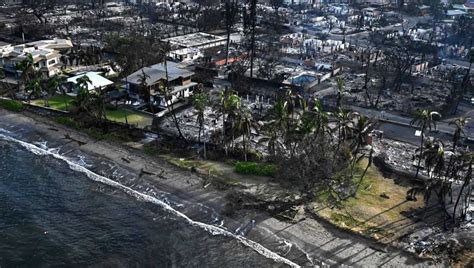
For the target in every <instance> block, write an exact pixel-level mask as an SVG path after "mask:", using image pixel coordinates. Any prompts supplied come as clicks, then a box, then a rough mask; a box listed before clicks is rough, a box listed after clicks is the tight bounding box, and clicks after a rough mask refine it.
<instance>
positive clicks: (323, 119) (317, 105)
mask: <svg viewBox="0 0 474 268" xmlns="http://www.w3.org/2000/svg"><path fill="white" fill-rule="evenodd" d="M312 112H313V113H314V115H315V117H316V132H317V133H321V134H323V133H325V132H327V131H328V122H329V116H330V113H328V112H325V111H324V108H323V104H322V103H321V101H320V100H318V99H315V100H314V105H313V109H312Z"/></svg>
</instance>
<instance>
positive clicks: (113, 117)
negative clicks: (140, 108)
mask: <svg viewBox="0 0 474 268" xmlns="http://www.w3.org/2000/svg"><path fill="white" fill-rule="evenodd" d="M105 114H106V116H107V119H108V120H110V121H114V122H118V123H124V124H125V123H126V121H125V115H127V121H128V123H129V124H143V123H146V122H147V121H149V117H148V116H146V115H143V114H141V113H137V112H134V111H130V110H127V109H120V108H119V109H116V110H110V109H109V110H107V111H106V112H105Z"/></svg>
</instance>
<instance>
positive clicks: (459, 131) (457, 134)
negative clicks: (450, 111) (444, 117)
mask: <svg viewBox="0 0 474 268" xmlns="http://www.w3.org/2000/svg"><path fill="white" fill-rule="evenodd" d="M469 119H470V118H469V117H459V118H456V119H455V120H453V121H451V122H449V125H454V126H455V127H456V129H455V130H454V134H453V140H452V141H453V153H454V152H455V151H456V147H457V145H458V143H459V140H460V139H461V138H462V136H463V135H464V127H466V124H467V123H468V121H469Z"/></svg>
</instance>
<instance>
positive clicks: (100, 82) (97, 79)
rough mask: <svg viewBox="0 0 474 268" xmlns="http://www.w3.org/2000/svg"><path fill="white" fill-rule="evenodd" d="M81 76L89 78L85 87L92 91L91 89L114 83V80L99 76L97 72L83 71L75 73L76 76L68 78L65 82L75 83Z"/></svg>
mask: <svg viewBox="0 0 474 268" xmlns="http://www.w3.org/2000/svg"><path fill="white" fill-rule="evenodd" d="M83 76H87V77H88V78H89V80H90V81H91V82H90V83H87V89H88V90H89V91H93V90H95V89H99V88H105V87H107V86H110V85H113V84H114V82H112V81H110V80H109V79H107V78H105V77H103V76H101V75H100V73H99V72H87V73H83V74H80V75H76V76H73V77H70V78H68V79H67V82H68V83H72V84H74V85H76V84H77V80H79V78H81V77H83Z"/></svg>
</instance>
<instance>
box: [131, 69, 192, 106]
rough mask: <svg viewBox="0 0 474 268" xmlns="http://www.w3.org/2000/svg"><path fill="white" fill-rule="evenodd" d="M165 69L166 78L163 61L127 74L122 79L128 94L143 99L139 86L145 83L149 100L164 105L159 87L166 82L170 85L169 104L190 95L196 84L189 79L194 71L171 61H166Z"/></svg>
mask: <svg viewBox="0 0 474 268" xmlns="http://www.w3.org/2000/svg"><path fill="white" fill-rule="evenodd" d="M167 69H168V70H167V71H168V79H167V74H166V70H165V65H164V64H163V63H159V64H155V65H152V66H149V67H144V68H142V69H140V70H138V71H136V72H134V73H132V74H131V75H129V76H127V77H126V78H125V79H123V81H124V82H125V84H126V89H127V92H128V94H129V96H130V97H131V98H133V99H136V100H144V96H143V94H142V93H143V92H142V91H143V90H141V87H143V85H145V86H146V87H147V88H148V90H149V91H150V95H151V100H150V101H151V102H152V103H153V104H154V105H155V106H161V107H166V106H167V103H166V101H165V100H164V97H163V96H162V94H161V93H160V88H161V87H163V86H165V85H166V84H167V85H168V86H169V87H170V94H171V96H172V99H171V104H174V103H176V102H178V101H181V100H185V99H186V98H188V97H189V96H191V95H192V93H193V91H194V89H195V87H196V86H197V83H196V82H192V81H191V77H192V76H193V75H194V72H191V71H189V70H187V69H185V68H184V67H182V66H180V65H179V64H177V63H174V62H171V61H168V62H167ZM168 104H170V103H168Z"/></svg>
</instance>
